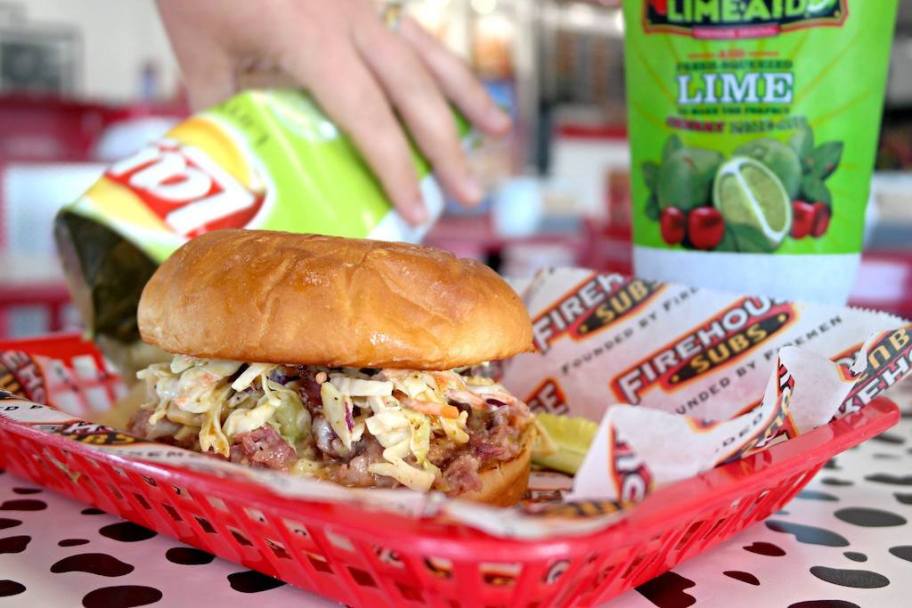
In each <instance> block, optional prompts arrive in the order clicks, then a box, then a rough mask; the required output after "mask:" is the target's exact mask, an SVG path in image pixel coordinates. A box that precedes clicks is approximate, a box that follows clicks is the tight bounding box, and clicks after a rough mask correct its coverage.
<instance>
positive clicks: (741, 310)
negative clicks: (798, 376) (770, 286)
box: [611, 297, 797, 405]
mask: <svg viewBox="0 0 912 608" xmlns="http://www.w3.org/2000/svg"><path fill="white" fill-rule="evenodd" d="M796 318H797V313H796V311H795V309H794V307H793V306H792V305H791V304H787V303H782V302H777V301H774V300H771V299H769V298H761V297H749V298H740V299H739V300H737V301H735V303H734V304H732V305H731V306H729V307H728V308H726V309H725V310H723V311H721V312H719V313H718V314H716V315H715V316H713V317H712V318H710V319H707V320H706V321H704V322H703V323H701V324H700V325H699V326H697V327H695V328H693V329H691V330H690V331H688V332H687V333H685V334H683V335H682V336H679V337H678V338H676V339H675V340H673V341H671V342H670V343H669V344H667V345H665V346H663V347H662V348H660V349H658V350H656V351H655V352H653V353H652V354H650V355H648V356H647V357H645V358H643V359H642V360H640V361H639V362H637V363H636V364H634V365H633V366H631V367H630V368H628V369H627V370H625V371H623V372H621V373H620V374H618V375H617V376H616V377H615V378H614V379H613V380H612V381H611V388H612V390H613V391H614V393H615V395H617V397H618V398H619V399H623V400H624V401H625V402H626V403H630V404H633V405H636V404H638V403H640V401H641V400H642V399H641V397H642V394H643V393H645V392H646V391H648V390H650V389H652V388H654V387H655V386H657V385H658V386H659V387H661V388H662V390H663V391H665V392H668V393H670V392H673V391H675V390H678V389H680V388H682V387H683V386H684V385H686V384H687V383H688V382H691V381H693V380H696V379H698V378H700V377H701V376H702V375H703V374H705V373H709V372H712V371H714V370H717V369H719V368H721V367H723V366H725V365H728V364H730V363H733V362H735V361H737V360H739V359H741V358H742V357H744V356H745V355H747V354H748V353H750V352H751V351H753V350H754V349H755V348H756V347H757V346H758V345H759V344H761V343H762V342H765V341H766V340H768V339H769V338H770V337H771V336H773V335H775V334H777V333H779V332H780V331H782V330H783V329H784V328H786V327H787V326H789V325H790V324H791V323H792V322H793V321H794V320H795V319H796Z"/></svg>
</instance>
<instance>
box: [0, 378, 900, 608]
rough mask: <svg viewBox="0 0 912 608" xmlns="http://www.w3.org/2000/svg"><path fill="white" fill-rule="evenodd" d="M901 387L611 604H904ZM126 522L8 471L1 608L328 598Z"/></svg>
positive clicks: (281, 607)
mask: <svg viewBox="0 0 912 608" xmlns="http://www.w3.org/2000/svg"><path fill="white" fill-rule="evenodd" d="M899 389H900V390H901V391H902V392H901V393H896V392H894V393H893V394H892V395H891V396H892V397H893V398H894V399H895V400H896V401H897V402H898V403H900V405H901V406H902V407H903V409H904V415H903V419H902V421H901V422H900V424H899V425H898V426H897V427H894V428H893V429H890V430H889V431H888V432H887V433H884V434H883V435H881V436H879V437H877V438H875V439H872V440H871V441H868V442H867V443H865V444H863V445H861V446H859V447H857V448H854V449H852V450H850V451H848V452H845V453H844V454H841V455H839V456H838V457H837V458H835V459H834V460H833V461H831V462H830V463H829V464H828V465H827V466H826V467H825V468H824V469H823V470H822V471H821V472H820V474H818V475H817V476H816V477H815V478H814V480H813V481H812V482H811V483H810V484H809V485H808V487H807V488H806V489H805V490H804V491H803V492H802V493H801V494H799V495H798V497H797V498H796V499H795V500H793V501H792V502H791V503H789V504H788V505H786V507H785V509H784V510H783V511H780V512H779V513H777V514H775V515H774V516H772V517H770V518H769V519H768V520H767V521H765V522H763V523H762V524H757V525H754V526H752V527H751V528H749V529H748V530H745V531H743V532H742V533H740V534H738V535H737V536H735V537H733V538H731V539H729V540H728V541H727V542H725V543H723V544H722V545H720V546H719V547H717V548H715V549H714V550H712V551H710V552H709V553H706V554H704V555H701V556H698V557H696V558H694V559H691V560H689V561H687V562H685V563H684V564H681V565H679V566H678V567H677V568H675V569H674V570H673V571H671V572H669V573H667V574H664V575H662V576H660V577H658V578H657V579H655V580H653V581H651V582H650V583H647V584H646V585H643V586H641V587H640V588H639V589H637V590H636V591H630V592H628V593H626V594H624V595H622V596H620V597H618V598H616V599H615V600H613V601H611V602H610V603H609V604H607V607H608V608H648V607H651V606H659V607H660V608H682V607H686V606H690V605H694V604H696V605H698V606H707V607H719V608H722V607H726V608H728V607H729V606H739V607H742V608H752V607H758V608H759V607H763V608H767V607H771V606H781V607H787V606H788V607H792V608H852V607H853V606H863V607H867V606H878V607H881V606H883V607H890V606H908V605H910V603H909V602H910V600H909V597H910V595H912V524H910V523H909V522H908V520H909V519H910V518H912V475H910V473H912V382H906V383H904V385H902V386H900V387H899ZM120 521H121V520H120V519H119V518H117V517H113V516H110V515H107V514H104V513H101V512H100V511H97V510H95V509H86V508H85V505H83V504H80V503H77V502H74V501H72V500H69V499H67V498H64V497H62V496H60V495H57V494H54V493H52V492H49V491H46V490H42V489H40V488H36V487H34V486H33V484H31V483H29V482H27V481H24V480H22V479H19V478H17V477H14V476H12V475H10V474H2V475H0V608H6V607H13V606H26V605H27V606H55V607H66V606H87V607H89V608H102V607H103V608H118V607H126V606H141V605H146V604H150V603H151V604H152V605H159V606H169V607H175V608H180V607H184V606H186V607H188V608H191V607H192V608H199V607H200V606H218V607H219V608H231V607H232V606H248V605H252V604H254V603H257V604H261V605H268V606H269V607H270V608H286V607H288V608H290V607H292V606H294V607H295V608H301V607H322V606H334V604H332V603H330V602H327V601H326V600H322V599H320V598H318V597H315V596H313V595H311V594H308V593H306V592H304V591H301V590H298V589H296V588H293V587H291V586H289V585H285V584H282V583H280V582H278V581H276V580H274V579H271V578H268V577H265V576H262V575H260V574H257V573H255V572H252V571H249V570H246V569H244V568H243V567H242V566H238V565H236V564H233V563H230V562H227V561H224V560H221V559H217V558H213V557H212V556H211V555H209V554H207V553H203V552H201V551H198V550H196V549H190V548H188V547H186V546H184V545H182V544H181V543H179V542H178V541H176V540H173V539H170V538H168V537H164V536H161V535H155V534H154V533H152V532H148V533H143V532H144V531H145V530H144V529H143V528H139V527H137V526H134V525H132V524H123V525H122V526H119V527H118V526H117V524H118V522H120ZM112 526H113V527H112Z"/></svg>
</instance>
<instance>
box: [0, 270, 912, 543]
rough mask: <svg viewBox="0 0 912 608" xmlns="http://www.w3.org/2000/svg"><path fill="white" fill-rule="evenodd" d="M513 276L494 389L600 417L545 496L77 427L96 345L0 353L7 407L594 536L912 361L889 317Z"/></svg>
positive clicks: (292, 488) (359, 499)
mask: <svg viewBox="0 0 912 608" xmlns="http://www.w3.org/2000/svg"><path fill="white" fill-rule="evenodd" d="M515 286H516V287H517V288H518V291H519V292H520V293H521V295H522V296H523V299H524V301H525V303H526V305H527V307H528V309H529V312H530V315H531V316H532V321H533V327H534V335H535V342H536V348H537V352H535V353H529V354H524V355H520V356H518V357H516V358H514V359H512V360H510V361H507V362H505V363H504V364H503V366H502V369H501V374H502V377H501V381H502V382H503V383H504V384H505V385H506V386H507V388H508V389H510V390H511V392H513V393H514V394H515V395H517V396H518V397H519V398H521V399H524V400H526V401H527V402H528V403H529V405H530V406H531V407H532V408H533V409H534V410H536V411H547V412H552V413H558V414H569V415H574V416H584V417H586V418H589V419H591V420H594V421H600V424H599V427H598V432H597V433H596V435H595V438H594V440H593V442H592V444H591V446H590V449H589V452H588V453H587V455H586V458H585V459H584V461H583V464H582V466H581V468H580V470H579V472H578V473H577V475H576V476H575V478H574V479H573V480H572V483H571V482H570V480H569V479H568V480H567V483H566V484H563V483H562V482H561V478H559V477H558V478H557V480H558V481H557V483H554V481H555V476H549V475H544V476H541V477H540V478H539V479H541V480H543V481H541V482H537V481H536V477H537V476H535V475H533V482H532V483H531V484H530V489H531V490H532V496H533V497H534V496H536V495H537V496H538V499H537V500H536V499H534V498H533V499H531V500H529V501H526V502H525V503H523V504H521V505H519V506H517V507H515V508H513V509H497V508H494V507H488V506H484V505H475V504H470V503H466V502H464V501H458V500H450V499H447V498H446V497H445V496H443V495H441V494H439V493H432V494H428V495H423V494H419V493H415V492H411V491H409V490H377V489H350V488H344V487H341V486H338V485H335V484H332V483H329V482H323V481H318V480H313V479H308V478H304V477H297V476H292V475H289V474H286V473H281V472H274V471H268V470H264V469H254V468H250V467H245V466H242V465H237V464H232V463H230V462H226V461H223V460H220V459H218V458H214V457H211V456H206V455H202V454H198V453H195V452H191V451H188V450H184V449H180V448H175V447H173V446H168V445H163V444H158V443H154V442H149V441H147V440H143V439H138V438H135V437H132V436H130V435H127V434H125V433H121V432H118V431H116V430H115V429H110V428H108V427H104V426H101V425H97V424H91V423H88V422H84V421H82V420H81V418H83V417H88V418H91V417H92V416H91V413H92V412H98V411H103V410H105V409H107V408H109V407H110V405H111V403H112V402H113V401H114V400H115V399H117V398H119V397H120V396H122V394H123V393H124V392H125V390H124V388H123V385H122V384H121V383H120V381H119V379H118V378H117V377H116V376H114V375H111V374H109V373H108V371H107V369H106V366H105V363H104V362H103V361H102V360H101V358H100V356H98V355H97V353H96V354H88V355H85V356H81V357H76V358H74V359H73V360H72V361H69V359H67V361H63V360H60V359H57V358H52V357H45V356H40V355H32V354H29V353H26V352H22V351H5V352H2V353H0V366H2V367H3V368H4V369H3V370H0V371H2V376H3V385H2V386H3V387H4V388H6V389H7V390H8V391H9V392H11V393H18V394H19V395H22V396H24V397H25V398H26V399H28V400H29V402H26V401H22V400H19V401H18V402H17V398H16V397H13V396H12V395H7V397H8V399H7V400H6V401H4V403H3V407H2V408H0V416H5V417H7V418H8V419H11V420H13V421H15V422H17V423H20V424H25V425H28V426H31V427H33V428H35V429H38V430H41V431H44V432H48V433H54V434H59V435H65V436H68V437H71V438H74V439H79V440H80V441H82V443H83V444H84V445H88V446H89V447H90V449H93V450H99V451H103V452H107V453H109V454H116V455H117V456H118V457H120V458H123V459H128V460H138V461H147V462H152V463H161V464H166V465H173V466H180V467H187V468H189V469H192V470H195V471H199V472H202V473H207V474H212V475H216V476H220V477H225V478H232V479H238V480H242V481H248V482H253V483H255V484H260V485H262V486H264V487H265V488H268V489H269V490H271V491H272V492H274V493H276V494H279V495H283V496H287V497H293V498H302V499H308V500H315V501H342V502H350V503H356V504H360V505H362V506H365V507H369V508H374V509H385V510H394V511H396V512H399V513H400V514H406V515H411V516H415V517H434V518H440V521H455V522H461V523H463V524H466V525H469V526H472V527H476V528H479V529H481V530H483V531H485V532H487V533H489V534H494V535H501V536H514V537H522V538H545V537H549V536H557V535H565V534H583V533H590V532H593V531H595V530H597V529H599V528H603V527H605V526H607V525H610V524H611V523H613V522H615V521H617V520H618V519H620V518H623V516H624V513H625V510H626V509H630V508H634V507H633V505H634V503H636V502H638V501H641V500H642V499H644V498H645V497H646V496H647V495H649V493H650V492H652V491H653V490H655V489H656V488H657V487H659V486H661V485H663V484H668V483H669V482H672V481H676V480H681V479H685V478H687V477H691V476H693V475H695V474H697V473H699V472H701V471H706V470H709V469H711V468H713V467H714V466H716V465H719V464H722V463H726V462H730V461H732V460H735V459H738V458H741V457H743V456H745V455H747V454H750V453H753V452H755V451H757V450H761V449H763V448H764V447H766V446H769V445H770V444H771V443H773V442H778V441H786V440H788V439H790V438H793V437H795V436H797V435H800V434H802V433H806V432H808V431H810V430H811V429H813V428H815V427H817V426H820V425H823V424H826V423H828V422H830V421H831V420H832V419H833V418H835V417H840V416H842V415H845V414H847V413H850V412H854V411H856V410H858V409H859V408H862V407H864V406H865V405H866V404H868V403H870V402H871V401H872V400H873V399H874V398H875V397H877V396H878V395H880V394H881V393H882V392H883V391H885V390H886V389H888V388H889V387H891V386H892V385H894V384H896V383H897V382H899V381H900V380H901V379H902V378H903V377H904V376H905V375H906V374H908V372H909V370H910V364H912V344H910V338H912V325H908V324H906V323H904V322H903V321H902V320H901V319H898V318H896V317H893V316H890V315H887V314H883V313H877V312H871V311H864V310H858V309H852V308H839V307H830V306H824V305H817V304H804V303H793V302H783V301H778V300H773V299H770V298H765V297H750V296H737V295H731V294H725V293H721V292H716V291H710V290H703V289H696V288H692V287H686V286H682V285H676V284H671V283H657V282H650V281H645V280H642V279H638V278H630V277H624V276H621V275H616V274H599V273H595V272H592V271H589V270H584V269H549V270H546V271H542V272H540V273H538V274H537V275H536V276H535V277H533V278H532V279H531V280H527V281H522V282H517V283H515ZM43 404H51V405H53V406H55V407H48V406H47V405H43ZM537 485H538V487H536V486H537ZM564 487H566V488H567V489H568V491H567V492H564V493H563V496H562V498H560V499H557V498H555V496H557V495H560V494H561V492H555V491H553V490H560V489H562V488H564ZM536 489H537V490H538V491H536ZM570 503H584V504H585V505H586V508H579V509H576V508H568V506H571V504H570Z"/></svg>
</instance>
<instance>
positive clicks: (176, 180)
mask: <svg viewBox="0 0 912 608" xmlns="http://www.w3.org/2000/svg"><path fill="white" fill-rule="evenodd" d="M105 177H106V178H107V179H109V180H111V181H113V182H115V183H117V184H121V185H123V186H125V187H127V188H129V189H130V190H132V191H133V192H134V193H135V194H136V196H138V197H139V198H140V200H141V201H142V202H143V203H144V204H145V206H146V207H148V209H149V210H151V211H152V212H153V213H154V214H155V215H156V216H158V218H159V219H160V220H162V222H164V224H165V225H166V226H167V227H168V228H169V229H170V230H171V231H173V232H175V233H177V234H179V235H181V236H184V237H188V238H189V237H194V236H197V235H199V234H202V233H204V232H208V231H210V230H217V229H219V228H243V227H244V226H246V225H247V224H249V223H250V221H251V220H252V219H253V218H254V216H256V214H257V213H258V212H259V211H260V209H261V208H262V206H263V201H264V200H265V193H264V191H263V189H262V188H260V189H251V188H248V187H245V186H244V185H243V184H241V183H240V182H239V181H238V180H237V179H236V178H235V177H234V176H232V175H231V174H230V173H228V172H227V171H226V170H224V169H223V168H222V167H220V166H219V165H217V164H216V163H214V162H213V161H212V160H211V159H210V158H209V157H208V156H207V155H206V154H205V153H203V152H202V151H200V150H199V149H197V148H194V147H192V146H184V145H181V144H180V143H178V142H176V141H173V140H168V139H165V140H162V141H159V142H156V143H155V144H153V145H150V146H148V147H146V148H144V149H142V150H140V151H139V152H138V153H137V154H134V155H133V156H131V157H129V158H127V159H125V160H122V161H120V162H119V163H117V164H115V165H113V166H112V167H111V168H110V169H108V171H107V172H106V173H105Z"/></svg>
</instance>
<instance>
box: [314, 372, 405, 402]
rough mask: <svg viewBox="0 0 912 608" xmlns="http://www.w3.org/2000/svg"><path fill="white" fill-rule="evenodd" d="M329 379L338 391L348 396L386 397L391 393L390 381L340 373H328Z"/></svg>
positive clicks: (391, 384) (391, 385)
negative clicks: (365, 378)
mask: <svg viewBox="0 0 912 608" xmlns="http://www.w3.org/2000/svg"><path fill="white" fill-rule="evenodd" d="M329 381H330V382H332V383H333V385H335V387H336V388H337V389H338V390H339V392H340V393H342V394H344V395H348V396H349V397H388V396H390V395H392V394H393V383H392V382H382V381H378V380H362V379H360V378H351V377H349V376H344V375H342V374H330V375H329Z"/></svg>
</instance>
